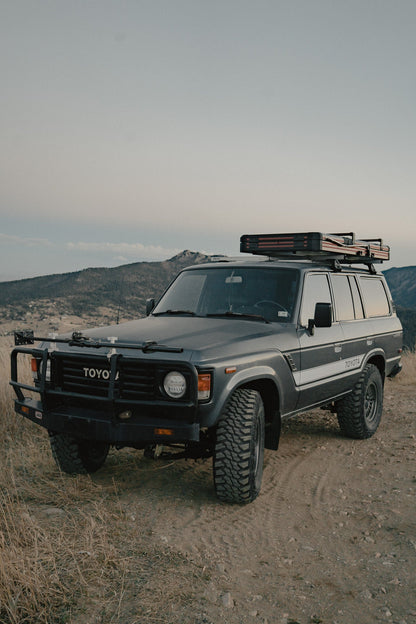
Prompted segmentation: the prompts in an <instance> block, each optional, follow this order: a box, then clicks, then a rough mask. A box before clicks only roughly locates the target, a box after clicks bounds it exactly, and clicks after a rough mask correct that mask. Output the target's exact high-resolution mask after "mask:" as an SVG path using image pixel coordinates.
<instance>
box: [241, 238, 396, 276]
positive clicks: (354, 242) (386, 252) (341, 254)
mask: <svg viewBox="0 0 416 624" xmlns="http://www.w3.org/2000/svg"><path fill="white" fill-rule="evenodd" d="M240 251H241V252H246V253H252V254H255V255H265V256H270V257H272V258H286V259H287V258H290V257H292V258H296V257H299V258H310V259H316V260H319V259H321V260H323V259H328V260H332V261H333V260H337V261H338V262H343V263H347V264H352V263H360V264H367V265H369V266H370V265H372V264H373V263H374V262H383V261H385V260H389V259H390V247H389V246H388V245H384V244H383V241H382V239H381V238H365V239H361V240H358V239H357V238H356V236H355V234H354V233H353V232H348V233H342V234H323V233H322V232H299V233H294V234H244V235H243V236H242V237H241V239H240ZM370 270H371V269H370Z"/></svg>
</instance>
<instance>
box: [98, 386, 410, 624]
mask: <svg viewBox="0 0 416 624" xmlns="http://www.w3.org/2000/svg"><path fill="white" fill-rule="evenodd" d="M415 416H416V396H415V392H414V386H407V387H406V386H404V387H403V386H400V387H399V386H398V385H397V384H396V382H395V381H388V382H387V385H386V392H385V408H384V417H383V421H382V425H381V427H380V429H379V431H378V432H377V434H376V435H375V436H374V437H373V438H372V439H370V440H366V441H356V440H349V439H345V438H343V437H341V436H340V434H339V431H338V425H337V422H336V417H334V416H333V415H330V414H328V412H323V411H322V410H319V411H316V412H311V413H309V414H306V415H304V416H302V417H299V418H297V419H293V420H291V421H290V422H288V423H287V424H286V425H285V427H284V431H283V434H282V438H281V443H280V448H279V450H278V451H277V452H274V451H267V452H266V458H265V471H264V476H263V487H262V491H261V494H260V496H259V498H258V499H257V500H256V501H255V502H254V503H252V504H250V505H247V506H243V507H241V506H234V505H232V506H229V505H226V504H222V503H219V502H218V501H217V500H216V498H215V495H214V490H213V484H212V475H211V462H210V461H204V462H200V463H195V462H193V461H184V460H179V461H175V462H172V461H169V460H158V461H156V462H155V461H152V460H147V459H145V458H144V457H142V455H141V454H139V453H134V458H133V452H132V451H130V452H127V453H132V458H131V462H132V464H131V467H130V470H128V472H126V471H125V470H123V474H120V471H119V470H117V465H114V466H113V467H112V466H111V464H112V463H115V464H117V461H118V460H117V457H116V456H114V457H113V458H110V460H109V463H108V464H107V465H106V467H105V468H104V469H103V470H102V471H101V472H100V473H99V474H97V475H96V476H95V477H94V480H95V481H96V482H98V483H105V482H106V481H108V480H113V479H116V481H117V484H118V493H119V501H120V505H121V506H122V508H123V511H124V513H125V514H126V517H127V518H128V519H129V521H130V523H131V525H132V526H135V527H137V531H138V532H141V531H142V529H143V526H145V527H146V530H147V531H148V532H149V539H150V540H151V541H152V543H159V544H160V545H162V546H163V547H165V548H166V549H169V550H170V551H171V552H173V553H179V554H180V555H184V556H185V559H186V561H188V562H189V565H190V566H194V567H195V569H196V570H198V572H201V571H202V572H203V573H204V574H202V576H201V575H200V574H199V575H196V578H195V583H197V584H198V586H197V587H195V586H193V587H192V589H193V592H192V593H193V599H192V601H191V603H190V604H188V605H187V607H186V608H185V606H184V605H183V604H182V603H181V600H178V604H177V605H176V606H175V597H174V596H171V597H170V600H169V601H168V603H167V604H166V609H167V610H168V612H169V611H170V613H171V615H170V616H167V620H166V621H171V622H181V621H184V619H185V617H186V621H189V622H195V624H203V623H204V624H208V623H212V624H219V623H220V622H221V623H222V622H224V623H230V624H231V623H232V624H234V623H236V624H237V623H253V624H254V623H255V622H261V623H262V624H266V623H267V624H289V623H295V622H299V624H304V623H305V624H306V623H308V624H309V623H314V624H317V623H320V622H322V623H325V624H326V623H331V624H335V623H338V624H352V623H355V622H359V623H360V624H374V623H376V622H392V623H395V624H405V623H407V624H411V623H413V622H416V591H415V589H416V530H415V528H416V522H415V486H416V464H415V460H416V435H415V432H416V428H415ZM123 453H126V451H124V452H123ZM126 459H127V458H126V457H124V458H123V465H124V468H125V467H126V464H125V460H126ZM114 468H115V470H114ZM143 521H144V524H143ZM195 590H196V591H195ZM126 621H127V620H126ZM138 621H143V622H144V621H147V620H145V619H142V620H138ZM148 621H149V622H151V621H152V619H151V617H150V619H149V620H148Z"/></svg>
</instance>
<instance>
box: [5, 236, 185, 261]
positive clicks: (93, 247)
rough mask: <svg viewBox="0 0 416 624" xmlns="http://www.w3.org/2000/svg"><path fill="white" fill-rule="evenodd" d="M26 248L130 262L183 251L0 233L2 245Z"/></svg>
mask: <svg viewBox="0 0 416 624" xmlns="http://www.w3.org/2000/svg"><path fill="white" fill-rule="evenodd" d="M1 243H4V244H9V245H18V246H24V247H26V248H27V247H38V248H39V247H43V248H45V247H46V248H49V249H53V248H58V247H59V248H60V249H66V250H67V251H68V252H74V253H82V254H92V255H94V254H100V255H102V254H105V255H107V256H108V257H110V256H111V259H112V260H119V261H121V262H128V261H129V260H131V259H132V258H135V259H143V258H144V259H146V260H166V259H167V258H171V257H172V256H175V255H176V254H177V253H179V252H180V251H181V249H178V248H166V247H163V246H161V245H144V244H143V243H112V242H105V241H103V242H98V243H97V242H85V241H77V242H66V243H58V242H54V241H51V240H48V239H46V238H31V237H24V236H16V235H12V234H1V233H0V244H1Z"/></svg>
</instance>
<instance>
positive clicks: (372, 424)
mask: <svg viewBox="0 0 416 624" xmlns="http://www.w3.org/2000/svg"><path fill="white" fill-rule="evenodd" d="M335 408H336V412H337V416H338V423H339V426H340V429H341V432H342V433H343V434H344V435H346V436H348V437H349V438H355V439H357V440H364V439H366V438H371V436H372V435H374V433H375V432H376V431H377V428H378V426H379V424H380V420H381V414H382V411H383V381H382V378H381V374H380V371H379V370H378V368H377V366H374V364H367V366H366V367H365V368H364V370H363V372H362V373H361V376H360V378H359V380H358V381H357V383H356V384H355V387H354V389H353V391H352V392H351V394H349V395H348V396H347V397H345V398H344V399H341V400H340V401H338V402H337V403H336V406H335Z"/></svg>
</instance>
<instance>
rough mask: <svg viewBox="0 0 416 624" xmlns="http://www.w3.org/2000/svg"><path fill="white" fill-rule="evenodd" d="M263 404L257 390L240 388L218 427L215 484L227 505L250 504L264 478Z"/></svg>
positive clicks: (232, 398)
mask: <svg viewBox="0 0 416 624" xmlns="http://www.w3.org/2000/svg"><path fill="white" fill-rule="evenodd" d="M263 458H264V405H263V401H262V398H261V396H260V393H259V392H257V391H256V390H251V389H248V388H241V389H238V390H236V391H235V392H234V394H233V395H232V396H231V398H230V399H229V401H228V403H227V404H226V406H225V408H224V411H223V413H222V416H221V419H220V422H219V423H218V427H217V436H216V443H215V450H214V462H213V467H214V485H215V491H216V494H217V496H218V498H219V499H220V500H222V501H225V502H227V503H251V502H252V501H253V500H254V499H255V498H256V497H257V496H258V494H259V492H260V488H261V480H262V476H263Z"/></svg>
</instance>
